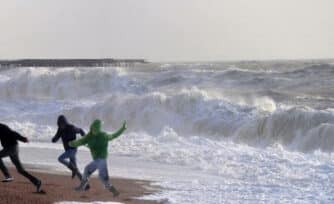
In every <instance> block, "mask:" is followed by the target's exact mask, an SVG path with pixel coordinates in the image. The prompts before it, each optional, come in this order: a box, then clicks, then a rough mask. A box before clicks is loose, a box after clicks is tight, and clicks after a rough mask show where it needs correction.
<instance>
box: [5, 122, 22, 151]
mask: <svg viewBox="0 0 334 204" xmlns="http://www.w3.org/2000/svg"><path fill="white" fill-rule="evenodd" d="M0 140H1V145H2V146H3V148H8V147H11V146H15V145H17V140H20V141H22V142H26V141H27V138H25V137H23V136H22V135H20V134H19V133H17V132H15V131H13V130H11V129H10V128H9V127H8V126H7V125H5V124H2V123H0Z"/></svg>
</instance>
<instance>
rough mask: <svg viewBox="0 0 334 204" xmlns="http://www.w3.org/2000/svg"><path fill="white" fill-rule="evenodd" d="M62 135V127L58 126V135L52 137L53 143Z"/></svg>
mask: <svg viewBox="0 0 334 204" xmlns="http://www.w3.org/2000/svg"><path fill="white" fill-rule="evenodd" d="M60 136H61V130H60V128H58V130H57V133H56V135H55V136H54V137H53V138H52V142H53V143H55V142H57V141H58V140H59V138H60Z"/></svg>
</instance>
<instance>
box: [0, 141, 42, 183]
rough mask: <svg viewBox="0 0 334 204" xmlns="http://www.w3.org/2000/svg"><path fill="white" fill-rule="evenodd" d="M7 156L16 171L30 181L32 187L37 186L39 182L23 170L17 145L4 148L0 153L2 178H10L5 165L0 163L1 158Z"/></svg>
mask: <svg viewBox="0 0 334 204" xmlns="http://www.w3.org/2000/svg"><path fill="white" fill-rule="evenodd" d="M7 156H9V158H10V160H12V162H13V164H14V165H15V167H16V169H17V171H18V172H19V173H20V174H21V175H22V176H24V177H26V178H27V179H29V180H30V182H31V183H33V184H34V185H37V184H38V183H39V180H38V179H37V178H36V177H34V176H32V175H31V174H29V173H28V172H26V170H25V169H24V168H23V166H22V164H21V161H20V158H19V149H18V146H17V145H14V146H11V147H6V148H4V149H2V150H1V151H0V169H1V171H2V173H3V174H4V176H6V177H10V174H9V171H8V169H7V167H6V166H5V164H4V163H3V161H2V158H3V157H7Z"/></svg>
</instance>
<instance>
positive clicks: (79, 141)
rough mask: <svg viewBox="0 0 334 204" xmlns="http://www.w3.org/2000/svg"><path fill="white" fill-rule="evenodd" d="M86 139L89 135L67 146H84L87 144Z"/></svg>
mask: <svg viewBox="0 0 334 204" xmlns="http://www.w3.org/2000/svg"><path fill="white" fill-rule="evenodd" d="M88 137H89V135H86V136H83V137H82V138H80V139H78V140H75V141H71V142H69V143H68V144H69V145H70V146H71V147H79V146H81V145H85V144H87V143H88Z"/></svg>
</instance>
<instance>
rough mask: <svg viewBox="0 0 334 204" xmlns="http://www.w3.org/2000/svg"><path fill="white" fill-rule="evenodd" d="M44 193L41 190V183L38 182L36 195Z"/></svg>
mask: <svg viewBox="0 0 334 204" xmlns="http://www.w3.org/2000/svg"><path fill="white" fill-rule="evenodd" d="M43 192H44V191H43V190H42V181H38V183H37V184H36V193H43Z"/></svg>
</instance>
